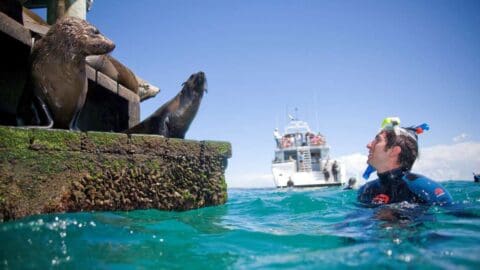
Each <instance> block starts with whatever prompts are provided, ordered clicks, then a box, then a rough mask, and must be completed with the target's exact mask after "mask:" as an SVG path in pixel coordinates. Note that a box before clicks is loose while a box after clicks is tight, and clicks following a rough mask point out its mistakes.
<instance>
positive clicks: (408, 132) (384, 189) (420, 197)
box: [357, 117, 452, 206]
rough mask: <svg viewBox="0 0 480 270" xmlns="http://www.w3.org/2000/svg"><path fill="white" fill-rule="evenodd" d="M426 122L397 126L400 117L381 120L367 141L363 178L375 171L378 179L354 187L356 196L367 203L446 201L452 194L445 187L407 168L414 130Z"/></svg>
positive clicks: (412, 158)
mask: <svg viewBox="0 0 480 270" xmlns="http://www.w3.org/2000/svg"><path fill="white" fill-rule="evenodd" d="M428 129H429V127H428V125H427V124H423V125H420V126H417V127H408V128H403V127H400V119H398V118H397V117H389V118H386V119H385V120H383V123H382V129H381V130H380V132H379V133H378V134H377V135H376V136H375V138H374V139H373V140H372V141H371V142H370V143H369V144H368V145H367V148H368V150H369V154H368V160H367V163H368V165H369V166H368V168H367V170H366V171H365V173H364V178H365V179H368V177H369V175H370V174H371V173H372V172H374V171H375V170H376V171H377V174H378V179H376V180H373V181H370V182H368V183H366V184H365V185H363V186H362V187H361V188H360V189H359V190H358V196H357V200H358V201H359V202H361V203H365V204H368V205H371V206H376V205H383V204H391V203H399V202H408V203H415V204H421V205H441V206H445V205H450V204H451V203H452V197H451V196H450V194H449V193H448V191H447V190H445V188H443V187H442V186H441V185H440V184H438V183H436V182H435V181H433V180H431V179H429V178H426V177H425V176H422V175H419V174H414V173H412V172H410V170H411V169H412V166H413V163H414V162H415V159H416V158H417V156H418V143H417V139H418V136H417V135H418V134H420V133H422V132H423V131H424V130H428Z"/></svg>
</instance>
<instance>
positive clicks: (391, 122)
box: [362, 117, 430, 180]
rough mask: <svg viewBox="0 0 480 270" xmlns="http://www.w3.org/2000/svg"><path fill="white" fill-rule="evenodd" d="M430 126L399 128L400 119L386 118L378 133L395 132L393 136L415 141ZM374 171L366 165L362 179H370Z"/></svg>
mask: <svg viewBox="0 0 480 270" xmlns="http://www.w3.org/2000/svg"><path fill="white" fill-rule="evenodd" d="M429 129H430V126H429V125H428V124H426V123H423V124H421V125H418V126H412V127H406V128H404V127H400V118H398V117H387V118H385V119H383V121H382V125H381V129H380V131H383V130H393V131H394V132H395V135H397V136H399V135H404V136H409V137H410V138H413V139H414V140H415V141H417V139H418V136H417V135H418V134H422V133H423V131H424V130H429ZM375 171H376V169H375V168H374V167H373V166H372V165H370V164H368V167H367V169H365V172H364V173H363V175H362V177H363V178H364V179H365V180H366V179H368V178H369V177H370V174H372V173H373V172H375Z"/></svg>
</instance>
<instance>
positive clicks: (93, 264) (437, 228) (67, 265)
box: [0, 181, 480, 269]
mask: <svg viewBox="0 0 480 270" xmlns="http://www.w3.org/2000/svg"><path fill="white" fill-rule="evenodd" d="M444 185H445V187H446V188H447V189H448V190H449V191H450V193H451V194H452V196H453V198H454V199H455V201H456V206H455V207H454V209H448V210H445V209H439V208H430V209H429V210H428V212H427V213H422V214H418V213H415V214H412V216H411V218H410V219H407V220H404V219H402V220H400V221H385V220H381V219H379V218H378V214H376V213H377V212H378V211H379V210H378V209H371V208H370V209H369V208H362V207H360V206H358V205H357V204H356V203H355V197H356V191H355V190H342V189H340V188H325V189H320V188H317V189H302V190H295V189H293V190H289V189H284V190H275V189H245V190H242V189H231V190H229V200H228V203H227V204H226V205H223V206H218V207H209V208H204V209H199V210H193V211H187V212H179V213H177V212H162V211H157V210H144V211H132V212H95V213H76V214H54V215H41V216H34V217H29V218H26V219H22V220H19V221H15V222H6V223H3V224H0V242H1V247H0V269H178V268H184V269H185V268H188V269H279V268H286V269H345V268H352V269H353V268H354V269H357V268H360V269H369V268H372V267H375V269H378V268H381V269H408V268H421V269H439V268H440V269H478V268H479V266H480V185H479V184H475V183H473V181H472V182H465V181H463V182H462V181H455V182H454V181H452V182H447V183H444ZM417 212H418V211H417Z"/></svg>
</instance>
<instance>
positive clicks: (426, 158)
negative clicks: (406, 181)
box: [414, 142, 480, 181]
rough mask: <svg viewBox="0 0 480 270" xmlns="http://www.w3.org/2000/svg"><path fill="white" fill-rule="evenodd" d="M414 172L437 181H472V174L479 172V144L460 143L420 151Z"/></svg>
mask: <svg viewBox="0 0 480 270" xmlns="http://www.w3.org/2000/svg"><path fill="white" fill-rule="evenodd" d="M414 170H416V171H418V172H419V173H422V174H425V175H428V176H429V177H431V178H433V179H437V180H439V181H442V180H451V179H455V180H472V177H473V175H472V172H473V171H475V172H480V143H478V142H462V143H456V144H453V145H437V146H432V147H428V148H425V149H424V150H423V151H422V150H421V149H420V158H419V160H418V161H417V162H416V164H415V166H414Z"/></svg>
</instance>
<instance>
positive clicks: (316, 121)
mask: <svg viewBox="0 0 480 270" xmlns="http://www.w3.org/2000/svg"><path fill="white" fill-rule="evenodd" d="M313 107H314V108H315V109H314V110H315V124H316V125H317V129H316V130H317V131H319V130H320V122H319V121H318V110H317V108H318V106H317V92H316V91H313Z"/></svg>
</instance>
